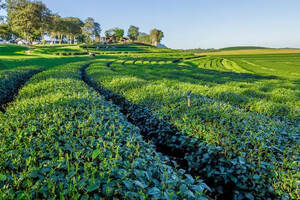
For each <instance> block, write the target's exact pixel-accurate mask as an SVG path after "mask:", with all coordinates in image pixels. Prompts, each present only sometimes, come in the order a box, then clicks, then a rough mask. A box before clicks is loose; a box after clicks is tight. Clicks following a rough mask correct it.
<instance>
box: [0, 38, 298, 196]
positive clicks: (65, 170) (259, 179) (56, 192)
mask: <svg viewBox="0 0 300 200" xmlns="http://www.w3.org/2000/svg"><path fill="white" fill-rule="evenodd" d="M261 50H262V51H269V50H268V49H261ZM237 51H239V50H237ZM86 52H93V53H95V54H96V56H95V57H89V56H88V55H79V54H77V53H84V54H85V53H86ZM231 52H233V51H231ZM299 63H300V56H299V54H297V53H286V54H281V53H280V52H278V53H277V54H256V55H211V54H209V53H207V54H201V55H195V54H194V53H190V52H181V51H178V50H172V49H159V48H156V47H153V46H151V45H139V44H138V43H135V44H107V45H102V46H101V45H100V46H99V45H80V46H79V45H55V46H52V45H40V46H35V47H34V48H26V47H20V46H16V45H0V78H1V79H0V82H2V84H1V87H0V103H1V108H2V109H1V111H2V112H3V113H2V112H0V143H1V145H0V152H1V153H0V157H1V159H0V194H1V198H3V199H16V198H20V199H22V198H23V199H26V198H27V199H30V198H74V199H81V198H83V199H84V198H86V199H88V198H95V199H97V198H101V197H102V198H125V199H126V198H128V199H139V198H144V199H184V198H185V199H207V198H208V197H207V195H209V196H210V197H211V198H213V199H215V198H216V199H250V200H251V199H266V198H270V199H298V198H300V197H299V184H298V178H299V170H300V169H299V166H300V165H299V159H300V151H299V149H300V143H299V141H300V138H299V137H300V135H299V132H300V130H299V123H300V121H299V119H300V101H299V96H300V86H299V84H300V83H299V75H300V69H299ZM86 64H90V65H89V66H88V65H86ZM41 71H42V72H41ZM24 84H25V85H24ZM188 98H190V100H189V101H190V106H189V105H188ZM129 143H130V144H129ZM50 147H51V148H50ZM202 180H203V181H202ZM206 184H207V185H208V187H207V185H206Z"/></svg>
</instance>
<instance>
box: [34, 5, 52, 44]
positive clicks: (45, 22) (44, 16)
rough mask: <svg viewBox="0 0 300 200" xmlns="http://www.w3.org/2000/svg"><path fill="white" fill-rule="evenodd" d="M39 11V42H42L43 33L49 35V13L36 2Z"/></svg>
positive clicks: (43, 6)
mask: <svg viewBox="0 0 300 200" xmlns="http://www.w3.org/2000/svg"><path fill="white" fill-rule="evenodd" d="M37 6H39V10H40V32H41V40H42V41H43V40H44V37H45V33H46V32H47V33H49V32H50V29H51V27H50V26H51V20H52V19H51V11H50V10H49V9H48V8H47V7H46V6H45V5H44V4H42V3H41V2H37Z"/></svg>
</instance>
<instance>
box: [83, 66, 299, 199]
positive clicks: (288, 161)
mask: <svg viewBox="0 0 300 200" xmlns="http://www.w3.org/2000/svg"><path fill="white" fill-rule="evenodd" d="M113 67H114V71H112V70H111V69H110V68H107V67H106V65H105V61H101V60H100V61H99V62H98V63H95V64H93V65H92V66H90V67H89V68H87V74H88V76H89V79H90V82H91V84H93V85H94V86H95V87H99V89H100V90H102V91H103V95H104V96H106V97H107V98H109V99H112V100H113V101H114V102H115V103H116V104H119V105H120V106H121V108H122V110H125V112H126V113H127V114H128V117H129V118H130V120H131V121H133V123H134V124H136V125H138V126H139V127H140V128H141V129H142V132H143V133H145V134H147V136H148V137H150V138H152V140H153V142H154V143H155V144H158V145H162V146H167V147H169V149H171V151H173V152H184V159H185V161H186V162H187V163H188V167H189V170H190V172H192V173H196V174H199V175H201V176H202V177H203V178H204V177H205V178H206V181H208V182H210V184H211V185H212V186H214V188H213V189H214V190H215V192H217V193H220V194H222V193H224V192H226V191H225V190H228V186H229V187H231V190H232V193H233V198H235V199H244V198H248V199H255V198H256V199H267V198H269V199H280V198H283V199H296V198H299V160H300V155H299V148H300V144H299V127H298V126H294V125H291V124H290V123H288V122H286V121H281V120H277V119H273V118H270V117H268V116H265V115H262V114H259V113H256V112H251V111H249V110H246V109H243V108H239V107H236V106H234V105H231V104H229V103H226V102H222V101H220V100H218V99H213V98H208V97H205V96H201V95H200V94H194V95H192V108H188V107H187V105H186V92H187V91H188V90H189V89H192V88H195V87H196V84H194V85H193V87H191V84H190V86H189V87H187V86H188V84H189V83H188V84H186V83H185V81H184V80H181V79H179V78H178V79H177V80H170V81H169V80H167V79H165V78H159V74H161V75H162V76H164V75H165V73H160V71H159V69H161V68H163V67H166V68H167V66H159V67H153V70H152V71H151V67H145V69H144V70H143V69H142V68H143V66H142V65H138V66H129V65H128V66H126V67H124V66H122V65H120V64H113ZM173 68H175V67H174V66H172V69H173ZM177 68H183V67H182V66H177ZM172 69H170V70H172ZM149 71H150V72H149ZM151 76H153V77H154V79H151ZM183 76H184V73H182V74H181V77H183ZM155 78H156V79H155ZM120 96H121V97H122V98H125V99H122V98H120ZM173 126H175V128H174V127H173ZM212 182H213V183H212Z"/></svg>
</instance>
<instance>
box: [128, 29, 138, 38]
mask: <svg viewBox="0 0 300 200" xmlns="http://www.w3.org/2000/svg"><path fill="white" fill-rule="evenodd" d="M138 36H139V27H136V26H130V27H129V29H128V37H129V39H131V40H132V41H136V40H137V39H138Z"/></svg>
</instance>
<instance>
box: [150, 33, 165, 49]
mask: <svg viewBox="0 0 300 200" xmlns="http://www.w3.org/2000/svg"><path fill="white" fill-rule="evenodd" d="M163 37H164V33H163V32H162V31H161V30H158V29H152V30H151V31H150V40H151V43H152V44H153V45H155V46H157V44H158V43H160V42H161V40H162V38H163Z"/></svg>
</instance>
